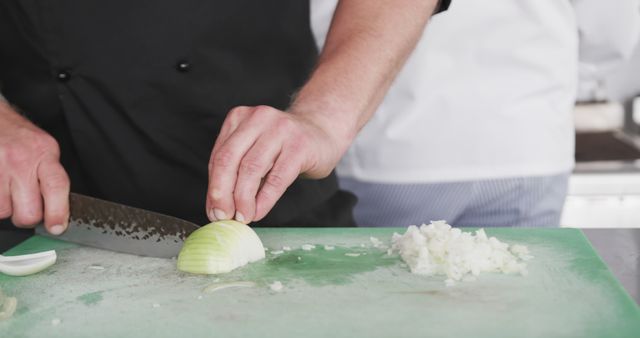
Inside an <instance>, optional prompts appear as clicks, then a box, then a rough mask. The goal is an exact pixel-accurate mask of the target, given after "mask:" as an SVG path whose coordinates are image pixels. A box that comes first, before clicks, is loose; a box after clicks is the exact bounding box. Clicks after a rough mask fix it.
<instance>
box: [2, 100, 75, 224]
mask: <svg viewBox="0 0 640 338" xmlns="http://www.w3.org/2000/svg"><path fill="white" fill-rule="evenodd" d="M59 158H60V149H59V147H58V143H57V142H56V140H55V139H54V138H53V137H51V135H49V134H47V133H46V132H44V131H43V130H42V129H40V128H38V127H36V126H35V125H34V124H33V123H31V122H30V121H28V120H27V119H26V118H24V117H22V116H21V115H19V114H18V113H16V112H15V111H14V110H13V109H12V108H11V106H9V104H7V103H6V102H5V101H3V100H1V99H0V219H5V218H9V217H11V220H12V222H13V224H15V225H16V226H17V227H19V228H32V227H33V226H34V225H35V224H37V223H39V222H41V221H42V219H43V218H44V224H45V227H46V228H47V230H48V231H49V232H50V233H52V234H54V235H59V234H61V233H62V232H63V231H64V230H65V229H66V227H67V224H68V219H69V187H70V183H69V177H68V176H67V173H66V172H65V170H64V168H63V167H62V165H61V164H60V161H59Z"/></svg>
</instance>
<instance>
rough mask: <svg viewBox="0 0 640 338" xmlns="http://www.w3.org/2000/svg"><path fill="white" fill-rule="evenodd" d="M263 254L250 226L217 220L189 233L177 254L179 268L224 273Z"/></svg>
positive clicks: (261, 256)
mask: <svg viewBox="0 0 640 338" xmlns="http://www.w3.org/2000/svg"><path fill="white" fill-rule="evenodd" d="M264 257H265V253H264V246H263V245H262V242H261V241H260V238H259V237H258V235H257V234H256V233H255V231H253V229H251V228H250V227H249V226H247V225H246V224H243V223H240V222H236V221H233V220H225V221H216V222H213V223H209V224H207V225H205V226H203V227H201V228H200V229H198V230H196V231H194V232H193V233H192V234H191V235H189V237H188V238H187V240H186V241H185V242H184V246H183V247H182V250H180V254H179V255H178V270H180V271H184V272H189V273H197V274H219V273H227V272H229V271H231V270H233V269H236V268H238V267H241V266H244V265H246V264H248V263H251V262H255V261H258V260H260V259H263V258H264Z"/></svg>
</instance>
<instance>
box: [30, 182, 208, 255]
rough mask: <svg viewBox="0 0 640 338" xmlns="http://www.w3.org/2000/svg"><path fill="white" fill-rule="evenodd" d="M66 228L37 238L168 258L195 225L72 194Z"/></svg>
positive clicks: (40, 230) (42, 231) (39, 229)
mask: <svg viewBox="0 0 640 338" xmlns="http://www.w3.org/2000/svg"><path fill="white" fill-rule="evenodd" d="M69 208H70V216H69V226H68V227H67V230H66V231H65V232H64V233H62V234H61V235H59V236H54V235H51V234H49V233H48V232H47V230H46V229H45V228H44V226H38V227H36V233H37V234H38V235H42V236H47V237H51V238H55V239H61V240H65V241H68V242H73V243H77V244H82V245H87V246H92V247H95V248H100V249H105V250H110V251H117V252H124V253H128V254H134V255H139V256H150V257H162V258H171V257H175V256H177V255H178V253H179V252H180V249H181V248H182V244H183V243H184V240H185V239H186V238H187V236H189V234H191V233H192V232H193V231H194V230H196V229H198V226H197V225H195V224H193V223H191V222H188V221H185V220H182V219H179V218H176V217H172V216H167V215H163V214H160V213H157V212H152V211H148V210H144V209H139V208H134V207H130V206H126V205H122V204H118V203H114V202H109V201H105V200H101V199H98V198H95V197H89V196H84V195H81V194H77V193H71V194H70V196H69Z"/></svg>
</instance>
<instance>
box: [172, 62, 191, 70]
mask: <svg viewBox="0 0 640 338" xmlns="http://www.w3.org/2000/svg"><path fill="white" fill-rule="evenodd" d="M190 69H191V64H190V63H189V61H186V60H180V61H178V63H176V70H177V71H179V72H183V73H185V72H188V71H189V70H190Z"/></svg>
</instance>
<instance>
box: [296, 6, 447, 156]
mask: <svg viewBox="0 0 640 338" xmlns="http://www.w3.org/2000/svg"><path fill="white" fill-rule="evenodd" d="M437 2H438V1H437V0H394V1H391V0H385V1H376V2H371V1H368V0H342V1H340V3H339V4H338V7H337V8H336V12H335V15H334V19H333V22H332V26H331V28H330V31H329V34H328V36H327V40H326V43H325V47H324V49H323V50H322V53H321V55H320V58H319V61H318V64H317V67H316V69H315V71H314V72H313V74H312V76H311V78H310V79H309V81H308V82H307V84H306V85H305V86H304V87H303V88H302V89H301V90H300V92H299V94H298V95H297V97H296V99H295V100H294V102H293V104H292V106H291V109H290V111H291V112H292V113H294V114H297V115H300V116H304V117H306V118H309V119H312V120H313V121H314V122H315V123H317V124H319V125H320V126H321V127H323V129H325V130H331V133H332V135H330V136H331V137H332V138H333V139H335V140H336V141H335V143H336V146H337V147H338V148H341V149H339V151H344V150H346V148H347V147H348V145H349V144H350V142H351V140H352V139H353V137H355V135H356V134H357V132H358V131H359V130H360V128H362V126H363V125H364V124H365V123H366V121H367V120H368V119H369V118H370V117H371V115H372V114H373V112H374V111H375V109H376V108H377V107H378V105H379V104H380V102H381V101H382V99H383V97H384V95H385V93H386V91H387V90H388V88H389V86H390V85H391V83H392V82H393V79H394V78H395V76H396V74H397V73H398V71H399V70H400V69H401V67H402V65H403V64H404V62H405V61H406V59H407V57H408V56H409V54H410V53H411V51H412V50H413V48H414V46H415V44H416V43H417V41H418V39H419V38H420V36H421V34H422V31H423V30H424V26H425V24H426V22H427V20H428V18H429V17H430V15H431V13H432V12H433V10H434V8H435V5H436V4H437ZM337 150H338V149H337Z"/></svg>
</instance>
